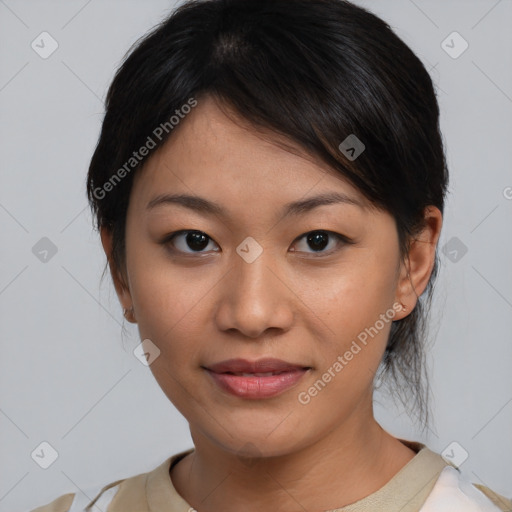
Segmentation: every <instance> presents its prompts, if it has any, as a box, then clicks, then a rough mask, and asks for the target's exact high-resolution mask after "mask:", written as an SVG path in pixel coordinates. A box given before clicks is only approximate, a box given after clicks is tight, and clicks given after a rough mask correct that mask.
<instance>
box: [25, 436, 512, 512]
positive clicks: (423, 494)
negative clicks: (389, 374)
mask: <svg viewBox="0 0 512 512" xmlns="http://www.w3.org/2000/svg"><path fill="white" fill-rule="evenodd" d="M401 441H402V443H404V444H405V445H407V446H409V447H410V448H411V449H412V450H413V451H415V452H416V456H415V457H413V458H412V459H411V460H410V461H409V462H408V463H407V464H406V465H405V466H404V467H403V468H402V469H401V470H400V471H399V472H398V473H396V475H395V476H394V477H393V478H391V480H389V481H388V482H387V483H386V484H385V485H384V486H383V487H381V488H380V489H379V490H377V491H376V492H374V493H372V494H370V495H369V496H366V497H365V498H363V499H361V500H359V501H357V502H355V503H352V504H351V505H347V506H345V507H342V508H338V509H336V510H335V511H330V512H363V511H365V512H373V511H375V512H378V511H382V512H429V511H430V510H436V511H437V510H441V508H439V503H443V505H449V507H447V508H445V506H443V507H442V509H443V510H450V512H459V511H460V512H469V511H470V510H471V511H473V510H474V511H485V512H487V511H490V512H494V511H511V512H512V501H511V500H509V499H506V498H504V497H503V496H500V495H498V494H496V493H494V492H493V491H491V490H490V489H488V488H486V487H483V486H479V485H476V484H473V485H471V484H469V483H466V484H464V485H466V486H470V487H471V492H470V493H469V494H465V493H464V492H461V489H467V487H464V486H462V487H460V486H459V484H458V483H457V482H458V478H459V477H458V473H457V471H456V470H455V469H453V467H452V466H450V464H449V463H447V462H446V461H445V460H444V459H443V458H442V457H441V456H440V455H438V454H437V453H435V452H433V451H431V450H429V449H428V448H427V447H426V446H425V445H423V444H420V443H415V442H411V441H404V440H401ZM192 451H193V448H192V449H189V450H186V451H183V452H180V453H178V454H176V455H173V456H172V457H169V458H167V459H166V460H165V461H164V462H163V463H162V464H160V465H159V466H158V467H156V468H155V469H153V470H152V471H150V472H147V473H141V474H138V475H135V476H132V477H129V478H125V479H122V480H117V481H115V482H112V483H110V484H108V485H106V486H104V487H102V488H96V489H90V490H88V491H89V492H87V490H86V492H85V494H87V496H85V495H84V494H83V493H80V494H78V495H76V494H75V493H69V494H64V495H62V496H60V497H59V498H57V499H56V500H54V501H52V502H51V503H49V504H48V505H44V506H42V507H39V508H36V509H34V510H32V511H31V512H82V511H84V510H87V507H88V506H91V505H96V506H97V507H98V508H93V510H98V509H99V510H102V511H103V512H193V511H194V509H193V508H192V507H191V506H190V505H189V504H188V503H187V502H186V501H185V500H184V499H183V498H182V497H181V496H180V495H179V494H178V492H177V491H176V489H175V488H174V486H173V484H172V480H171V478H170V468H171V467H172V466H174V465H175V464H176V463H177V462H178V461H179V460H181V459H182V458H183V457H185V456H186V455H188V454H189V453H191V452H192ZM440 475H441V478H440ZM450 478H451V479H452V480H451V481H450ZM443 479H444V480H443ZM450 486H451V487H450ZM432 491H434V492H432ZM429 495H430V497H429ZM429 504H433V505H434V508H432V507H431V506H430V505H429ZM452 504H453V505H452Z"/></svg>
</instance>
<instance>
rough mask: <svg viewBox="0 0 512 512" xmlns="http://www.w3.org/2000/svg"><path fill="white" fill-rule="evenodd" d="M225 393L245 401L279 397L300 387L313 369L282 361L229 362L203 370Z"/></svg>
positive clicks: (268, 359)
mask: <svg viewBox="0 0 512 512" xmlns="http://www.w3.org/2000/svg"><path fill="white" fill-rule="evenodd" d="M202 368H203V369H204V370H206V372H207V373H208V375H209V376H210V377H211V379H212V380H213V382H214V383H215V384H216V385H217V386H219V388H220V389H221V390H222V391H225V392H228V393H229V394H231V395H235V396H238V397H240V398H245V399H253V400H254V399H263V398H270V397H273V396H277V395H279V394H281V393H283V392H284V391H287V390H289V389H291V388H292V387H294V386H295V385H297V383H298V382H299V381H300V380H301V379H302V378H303V377H304V375H305V374H306V373H307V372H308V371H309V370H311V369H312V367H311V366H303V365H300V364H294V363H289V362H287V361H283V360H280V359H270V358H267V359H260V360H257V361H247V360H245V359H229V360H227V361H222V362H220V363H216V364H212V365H209V366H208V367H205V366H203V367H202Z"/></svg>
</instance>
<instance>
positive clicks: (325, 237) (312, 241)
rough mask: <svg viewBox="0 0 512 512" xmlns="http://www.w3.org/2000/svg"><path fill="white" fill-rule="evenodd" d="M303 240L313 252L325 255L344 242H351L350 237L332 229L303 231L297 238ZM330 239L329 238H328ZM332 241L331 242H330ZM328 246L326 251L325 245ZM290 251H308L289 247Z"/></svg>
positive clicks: (338, 247) (334, 250)
mask: <svg viewBox="0 0 512 512" xmlns="http://www.w3.org/2000/svg"><path fill="white" fill-rule="evenodd" d="M303 239H304V240H305V243H306V244H307V245H308V246H309V247H310V248H311V249H313V253H319V256H325V255H327V254H331V253H333V252H336V251H337V250H338V249H340V248H341V247H342V246H343V245H344V244H347V243H351V241H350V239H349V238H347V237H346V236H344V235H340V234H339V233H334V232H332V231H324V230H316V231H309V232H308V233H304V234H303V235H302V236H301V237H299V238H298V239H297V240H299V241H300V240H303ZM329 239H331V240H329ZM330 242H332V243H330ZM329 245H330V248H329V249H328V250H326V251H324V249H325V248H326V247H329ZM291 250H292V252H308V251H304V250H297V249H291Z"/></svg>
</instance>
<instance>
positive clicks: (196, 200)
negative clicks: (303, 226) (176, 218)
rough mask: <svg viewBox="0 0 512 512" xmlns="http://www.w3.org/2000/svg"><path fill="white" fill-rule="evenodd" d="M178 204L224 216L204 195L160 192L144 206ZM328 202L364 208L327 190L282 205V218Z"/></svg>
mask: <svg viewBox="0 0 512 512" xmlns="http://www.w3.org/2000/svg"><path fill="white" fill-rule="evenodd" d="M173 204H176V205H180V206H184V207H185V208H188V209H190V210H194V211H195V212H200V213H203V214H206V215H220V216H226V212H225V211H224V209H223V208H222V206H220V205H219V204H217V203H214V202H212V201H209V200H208V199H205V198H204V197H200V196H195V195H189V194H160V195H158V196H156V197H155V198H153V199H152V200H151V201H149V203H148V204H147V206H146V210H153V209H154V208H156V207H159V206H164V205H173ZM330 204H349V205H353V206H358V207H359V208H361V209H365V206H364V204H363V203H362V202H361V201H359V200H358V199H356V198H354V197H351V196H348V195H346V194H343V193H341V192H327V193H324V194H320V195H317V196H313V197H308V198H307V199H302V200H300V201H294V202H291V203H287V204H285V205H284V207H283V210H282V212H281V214H282V216H283V218H284V217H289V216H297V215H303V214H305V213H307V212H309V211H311V210H313V209H315V208H318V207H319V206H324V205H330Z"/></svg>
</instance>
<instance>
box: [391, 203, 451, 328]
mask: <svg viewBox="0 0 512 512" xmlns="http://www.w3.org/2000/svg"><path fill="white" fill-rule="evenodd" d="M423 215H424V218H425V227H424V228H423V229H422V230H421V232H420V233H418V235H416V236H415V237H414V238H413V239H412V240H411V242H410V246H409V250H408V252H407V254H406V255H405V258H404V261H402V263H401V265H400V273H399V278H398V283H397V292H396V295H397V296H396V300H397V301H398V302H400V303H401V304H402V305H403V306H405V313H399V316H398V318H397V319H400V318H403V317H405V316H407V315H408V314H409V313H410V312H411V311H412V310H413V309H414V307H415V306H416V303H417V302H418V299H419V297H420V295H421V294H422V293H423V292H424V291H425V288H426V287H427V284H428V282H429V279H430V275H431V274H432V269H433V268H434V262H435V255H436V247H437V242H438V240H439V235H440V234H441V227H442V225H443V215H442V213H441V211H440V210H439V208H437V207H435V206H427V207H426V208H425V210H424V213H423Z"/></svg>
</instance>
